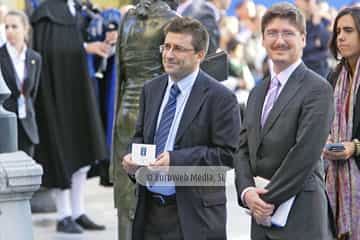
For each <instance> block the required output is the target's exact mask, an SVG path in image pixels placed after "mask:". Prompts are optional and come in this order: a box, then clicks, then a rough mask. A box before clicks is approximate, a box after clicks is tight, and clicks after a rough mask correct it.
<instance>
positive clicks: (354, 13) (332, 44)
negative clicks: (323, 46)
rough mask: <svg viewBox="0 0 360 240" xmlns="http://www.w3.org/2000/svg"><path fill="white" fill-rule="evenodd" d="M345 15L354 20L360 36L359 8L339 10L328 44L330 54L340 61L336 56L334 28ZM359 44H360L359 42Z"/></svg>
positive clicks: (337, 53)
mask: <svg viewBox="0 0 360 240" xmlns="http://www.w3.org/2000/svg"><path fill="white" fill-rule="evenodd" d="M345 15H351V16H352V18H353V19H354V22H355V27H356V30H357V32H358V33H359V34H360V7H348V8H344V9H343V10H341V11H340V12H339V13H338V15H337V16H336V18H335V21H334V26H333V34H332V37H331V39H330V43H329V48H330V52H331V54H332V55H333V56H334V57H335V59H337V60H340V59H339V56H338V55H339V51H338V49H337V44H336V39H337V36H338V34H337V31H336V28H337V25H338V21H339V19H340V18H341V17H343V16H345ZM359 44H360V42H359Z"/></svg>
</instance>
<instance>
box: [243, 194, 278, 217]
mask: <svg viewBox="0 0 360 240" xmlns="http://www.w3.org/2000/svg"><path fill="white" fill-rule="evenodd" d="M266 192H267V190H266V189H263V188H254V189H251V190H249V191H247V192H246V193H245V196H244V201H245V203H246V205H247V206H248V207H249V208H250V211H251V213H252V215H253V216H254V217H255V220H256V222H258V223H262V222H266V221H268V219H269V217H270V216H271V214H272V213H273V211H274V208H275V206H274V205H273V204H269V203H266V202H265V201H263V200H262V199H261V198H260V195H261V194H265V193H266Z"/></svg>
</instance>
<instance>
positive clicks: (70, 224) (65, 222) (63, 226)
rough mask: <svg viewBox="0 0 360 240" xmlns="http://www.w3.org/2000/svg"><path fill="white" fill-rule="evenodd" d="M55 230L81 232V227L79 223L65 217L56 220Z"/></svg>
mask: <svg viewBox="0 0 360 240" xmlns="http://www.w3.org/2000/svg"><path fill="white" fill-rule="evenodd" d="M56 231H57V232H63V233H82V232H83V229H82V228H81V226H79V224H77V223H76V222H74V220H72V219H71V217H66V218H63V219H62V220H60V221H58V222H57V224H56Z"/></svg>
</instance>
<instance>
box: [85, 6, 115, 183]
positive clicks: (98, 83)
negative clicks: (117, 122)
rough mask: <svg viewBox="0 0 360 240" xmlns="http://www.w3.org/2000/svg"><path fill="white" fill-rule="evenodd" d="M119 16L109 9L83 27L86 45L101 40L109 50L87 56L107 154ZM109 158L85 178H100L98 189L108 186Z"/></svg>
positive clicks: (96, 166)
mask: <svg viewBox="0 0 360 240" xmlns="http://www.w3.org/2000/svg"><path fill="white" fill-rule="evenodd" d="M120 19H121V13H120V11H119V10H117V9H114V8H111V9H106V10H104V11H101V12H99V13H98V14H97V15H96V17H93V19H92V20H91V21H90V23H89V26H88V27H87V32H88V42H96V41H104V42H106V43H107V44H108V45H109V46H111V50H110V53H109V56H108V57H106V58H104V57H100V56H98V55H96V54H88V57H87V60H88V65H89V73H90V77H91V78H92V80H93V83H94V88H95V93H96V97H97V100H98V107H99V109H100V114H101V120H102V124H103V128H104V131H105V137H106V145H107V148H108V152H109V153H110V151H111V146H112V142H113V141H112V140H113V139H112V129H113V121H114V114H115V113H114V111H115V107H114V105H115V95H116V82H117V65H116V60H115V44H116V41H117V39H118V28H119V25H120ZM109 166H110V156H108V157H107V159H105V160H99V161H97V163H96V164H94V165H93V166H92V168H91V169H90V171H89V173H88V176H100V184H101V185H102V186H112V184H111V183H110V180H109Z"/></svg>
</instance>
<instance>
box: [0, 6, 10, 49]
mask: <svg viewBox="0 0 360 240" xmlns="http://www.w3.org/2000/svg"><path fill="white" fill-rule="evenodd" d="M7 12H8V7H7V6H6V4H4V3H2V2H0V46H2V45H3V44H4V43H5V42H6V34H5V23H4V18H5V16H6V14H7Z"/></svg>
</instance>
